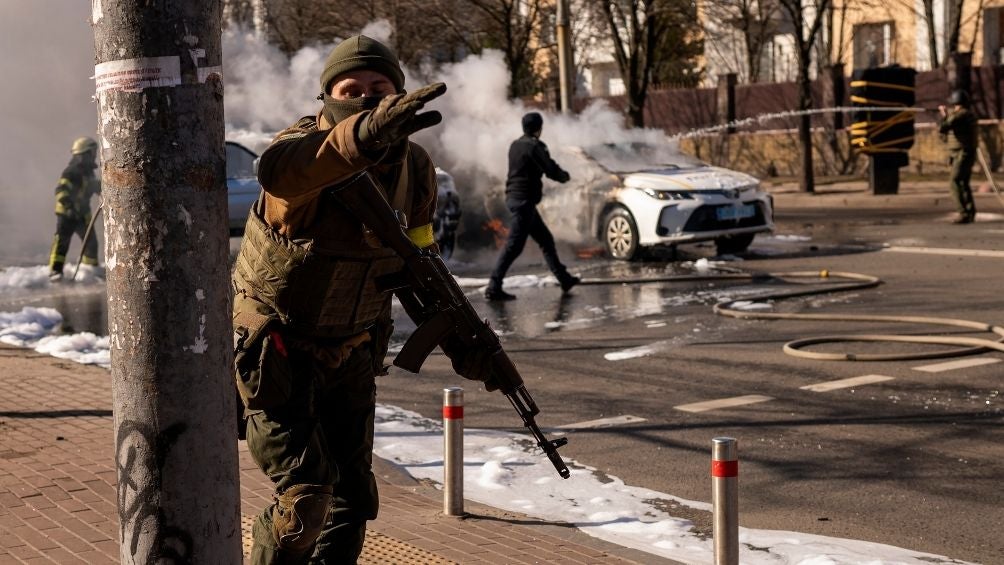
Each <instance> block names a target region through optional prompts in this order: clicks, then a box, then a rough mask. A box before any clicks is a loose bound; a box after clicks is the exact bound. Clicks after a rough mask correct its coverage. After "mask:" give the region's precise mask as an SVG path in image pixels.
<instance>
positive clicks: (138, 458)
mask: <svg viewBox="0 0 1004 565" xmlns="http://www.w3.org/2000/svg"><path fill="white" fill-rule="evenodd" d="M185 427H186V426H185V425H184V424H182V423H177V424H174V425H172V426H169V427H168V428H167V429H165V430H163V431H160V432H158V431H156V430H154V429H153V428H152V427H151V426H149V425H147V424H144V423H142V422H137V421H135V420H126V421H123V422H122V423H121V424H119V428H118V434H117V438H116V442H115V460H116V466H117V468H118V469H117V470H118V511H119V528H120V536H121V539H122V540H123V541H126V536H127V535H128V542H129V553H130V555H132V557H133V559H134V561H135V562H137V563H179V564H180V563H191V562H192V535H191V534H190V533H188V532H187V531H185V530H183V529H181V528H178V527H176V526H173V525H170V524H168V523H167V517H166V516H165V514H164V511H163V508H162V505H161V504H160V497H161V494H162V488H161V487H162V486H163V483H162V475H161V473H162V471H163V469H164V463H165V461H166V460H167V455H168V453H169V452H170V450H171V448H172V447H173V446H174V444H175V442H176V441H177V439H178V436H180V435H181V434H182V432H184V431H185ZM141 542H142V546H143V547H140V545H141Z"/></svg>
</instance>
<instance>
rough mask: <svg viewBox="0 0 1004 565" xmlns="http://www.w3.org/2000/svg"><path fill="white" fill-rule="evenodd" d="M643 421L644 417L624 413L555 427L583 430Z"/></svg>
mask: <svg viewBox="0 0 1004 565" xmlns="http://www.w3.org/2000/svg"><path fill="white" fill-rule="evenodd" d="M644 421H645V418H640V417H638V416H631V415H630V414H625V415H623V416H613V417H611V418H600V419H599V420H589V421H588V422H578V423H575V424H565V425H563V426H557V428H556V429H559V430H583V429H587V428H609V427H611V426H619V425H622V424H637V423H638V422H644Z"/></svg>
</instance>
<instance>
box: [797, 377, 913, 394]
mask: <svg viewBox="0 0 1004 565" xmlns="http://www.w3.org/2000/svg"><path fill="white" fill-rule="evenodd" d="M893 378H894V377H887V376H885V375H861V376H860V377H851V378H849V379H840V380H836V381H827V382H825V383H816V384H812V385H805V386H800V387H798V388H800V389H802V390H811V391H812V392H829V391H831V390H837V389H841V388H849V387H852V386H862V385H870V384H872V383H880V382H882V381H891V380H892V379H893Z"/></svg>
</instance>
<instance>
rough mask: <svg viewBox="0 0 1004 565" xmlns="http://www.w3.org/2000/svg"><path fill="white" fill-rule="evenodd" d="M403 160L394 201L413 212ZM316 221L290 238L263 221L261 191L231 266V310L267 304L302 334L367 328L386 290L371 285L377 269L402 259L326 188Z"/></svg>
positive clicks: (390, 268) (386, 304)
mask: <svg viewBox="0 0 1004 565" xmlns="http://www.w3.org/2000/svg"><path fill="white" fill-rule="evenodd" d="M410 165H411V159H410V158H406V159H405V165H404V166H402V167H401V172H400V173H399V175H398V182H397V183H396V184H397V187H396V190H395V191H394V195H393V196H394V198H393V200H392V206H393V207H394V208H395V209H398V210H401V209H404V210H408V211H411V200H412V194H413V191H412V190H409V183H408V169H409V168H410ZM320 198H321V202H320V205H319V207H318V212H317V216H316V218H315V219H314V221H313V222H312V223H311V224H310V225H309V226H307V227H306V228H305V229H304V230H303V232H304V233H303V234H302V235H303V237H297V238H296V239H290V238H288V237H285V236H283V235H282V234H280V233H278V232H276V231H275V230H273V229H272V228H271V227H269V226H268V225H267V224H266V223H265V220H264V214H263V204H262V202H263V200H264V194H263V195H262V196H260V197H259V199H258V201H257V202H256V203H255V205H254V206H252V208H251V212H250V213H249V214H248V221H247V225H246V227H245V229H244V238H243V241H242V242H241V248H240V253H239V254H238V255H237V262H236V265H235V267H234V274H233V284H234V291H235V292H236V295H237V296H236V297H235V301H234V309H235V314H236V313H238V311H240V310H242V309H255V310H258V308H255V305H254V304H245V301H244V300H242V298H251V299H253V300H255V301H257V302H259V303H262V304H264V305H266V306H267V307H268V309H270V310H271V311H272V312H273V313H274V314H275V315H276V316H277V317H278V318H279V321H280V322H282V323H283V324H284V325H285V326H286V327H288V328H290V329H292V330H293V331H295V332H298V333H302V334H304V335H310V336H318V337H348V336H352V335H355V334H358V333H359V332H362V331H363V330H365V329H367V328H368V327H369V326H371V325H372V324H373V323H374V322H375V321H376V320H377V319H378V318H379V316H380V314H381V313H382V312H384V311H385V310H387V311H389V308H390V300H391V294H390V293H386V292H380V291H378V290H377V288H376V279H377V277H379V276H381V275H385V274H388V273H393V272H396V271H399V270H400V269H401V268H402V267H403V266H404V263H403V261H401V259H400V258H399V257H398V256H397V255H396V254H395V253H394V252H393V251H392V250H391V249H390V248H387V247H382V246H378V245H379V244H377V243H375V241H374V239H373V237H372V236H371V235H369V236H368V235H367V234H366V233H365V229H364V227H363V225H362V224H361V223H360V222H359V220H357V219H356V218H355V217H353V216H352V215H350V214H349V213H348V211H346V210H345V209H344V208H343V207H342V206H341V205H339V204H338V203H337V201H336V200H335V198H333V197H332V196H331V195H330V194H327V193H325V194H322V195H321V197H320Z"/></svg>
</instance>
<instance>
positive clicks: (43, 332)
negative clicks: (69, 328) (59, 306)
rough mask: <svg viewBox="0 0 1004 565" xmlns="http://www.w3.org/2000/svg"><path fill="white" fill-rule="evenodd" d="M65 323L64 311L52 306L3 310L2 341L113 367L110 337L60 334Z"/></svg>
mask: <svg viewBox="0 0 1004 565" xmlns="http://www.w3.org/2000/svg"><path fill="white" fill-rule="evenodd" d="M62 323H63V316H62V314H60V313H59V312H58V311H56V310H54V309H52V308H35V307H32V306H25V307H24V308H22V309H21V311H20V312H0V342H3V343H6V344H9V345H15V346H17V347H27V348H31V349H34V350H35V351H38V352H39V353H45V354H47V355H52V356H53V357H59V358H60V359H69V360H71V361H76V362H77V363H83V364H86V365H100V366H102V367H110V366H111V352H110V349H109V340H108V336H104V337H98V336H96V335H94V334H92V333H90V332H82V333H77V334H69V335H58V334H57V332H58V331H59V328H60V325H61V324H62Z"/></svg>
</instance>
